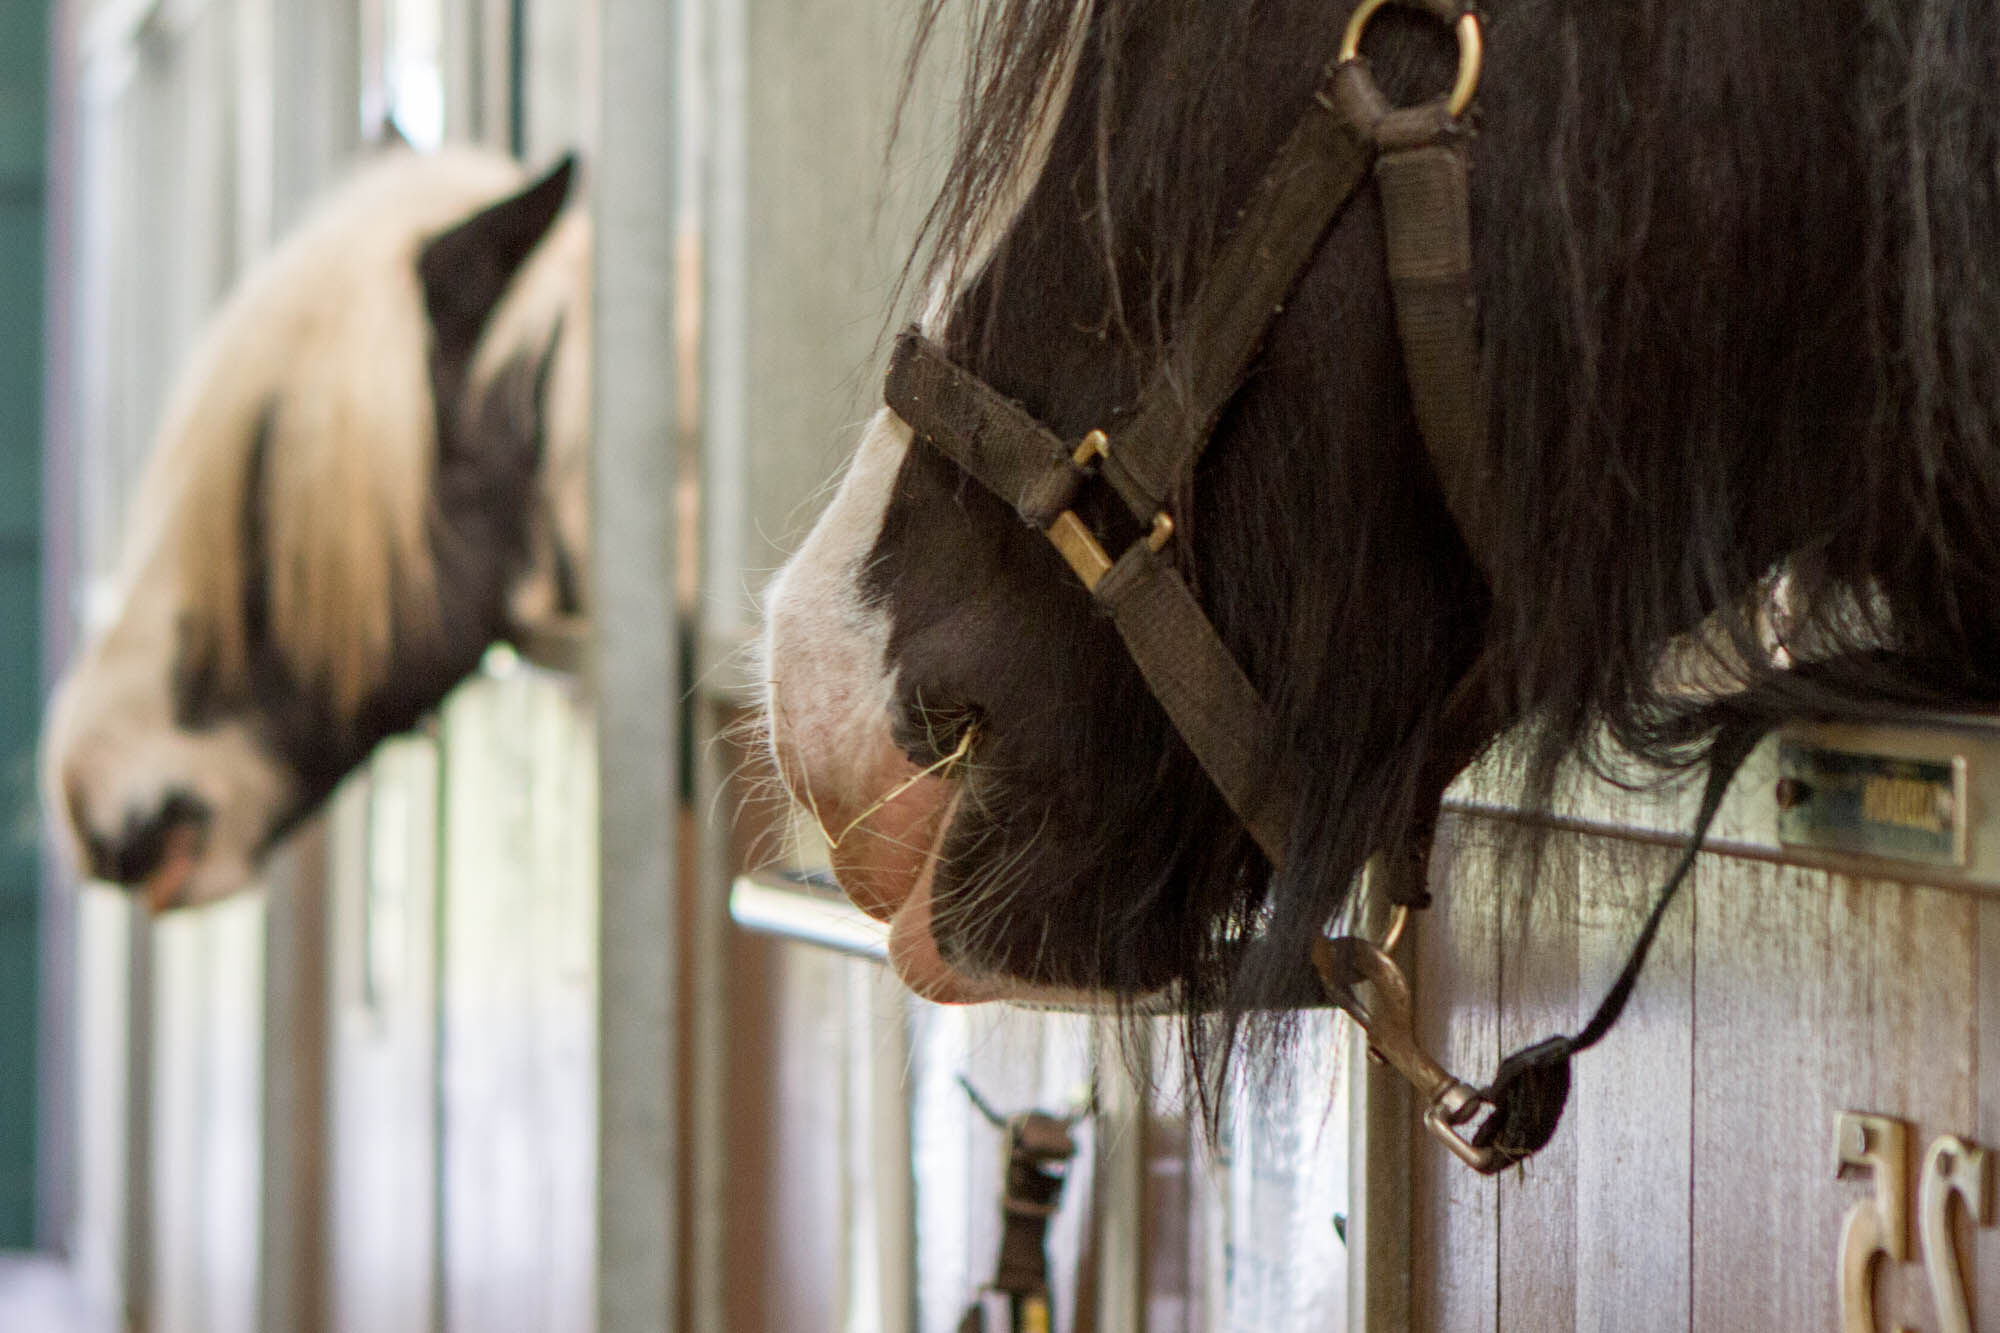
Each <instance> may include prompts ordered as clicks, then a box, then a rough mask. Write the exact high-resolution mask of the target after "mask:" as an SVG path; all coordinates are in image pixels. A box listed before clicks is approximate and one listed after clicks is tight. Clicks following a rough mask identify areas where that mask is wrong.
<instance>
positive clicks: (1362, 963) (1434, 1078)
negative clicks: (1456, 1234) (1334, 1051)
mask: <svg viewBox="0 0 2000 1333" xmlns="http://www.w3.org/2000/svg"><path fill="white" fill-rule="evenodd" d="M1402 924H1403V922H1402V918H1401V917H1400V916H1399V918H1398V919H1397V921H1396V923H1395V924H1394V925H1393V926H1391V927H1390V938H1389V940H1388V941H1387V942H1388V944H1389V946H1390V947H1391V948H1393V947H1394V946H1395V940H1396V938H1397V937H1398V936H1400V935H1401V933H1402ZM1313 967H1314V968H1315V969H1317V971H1318V972H1319V979H1320V983H1321V984H1322V985H1324V986H1325V987H1326V993H1327V996H1328V998H1330V999H1331V1000H1332V1001H1333V1002H1334V1004H1335V1005H1336V1006H1338V1007H1339V1008H1340V1010H1341V1011H1342V1012H1343V1013H1345V1014H1346V1015H1347V1016H1348V1017H1349V1018H1351V1019H1353V1020H1354V1022H1355V1024H1356V1025H1357V1026H1358V1027H1360V1029H1361V1031H1362V1034H1363V1035H1364V1036H1366V1037H1367V1038H1368V1047H1369V1049H1370V1050H1372V1051H1374V1052H1375V1053H1376V1054H1377V1055H1379V1056H1381V1057H1382V1059H1384V1060H1385V1061H1387V1062H1388V1064H1389V1067H1390V1068H1392V1069H1394V1070H1395V1071H1396V1072H1397V1073H1398V1074H1401V1075H1402V1076H1403V1078H1404V1080H1405V1081H1407V1082H1408V1083H1409V1085H1410V1086H1411V1087H1412V1088H1414V1089H1416V1092H1417V1096H1418V1097H1420V1098H1421V1099H1422V1100H1423V1103H1424V1128H1425V1129H1427V1130H1429V1131H1430V1133H1431V1135H1432V1136H1433V1137H1435V1138H1436V1139H1437V1140H1438V1141H1439V1142H1441V1143H1443V1144H1444V1146H1445V1147H1447V1148H1449V1149H1450V1150H1451V1153H1452V1155H1453V1156H1454V1157H1456V1158H1458V1160H1459V1161H1461V1162H1464V1163H1465V1164H1466V1165H1467V1166H1469V1167H1471V1168H1472V1169H1473V1170H1474V1171H1477V1172H1479V1173H1480V1174H1481V1175H1485V1176H1490V1175H1492V1174H1493V1173H1494V1172H1496V1171H1500V1170H1502V1169H1504V1168H1505V1167H1506V1166H1507V1164H1508V1162H1507V1158H1506V1157H1505V1156H1504V1155H1503V1154H1502V1153H1501V1152H1500V1151H1499V1150H1498V1149H1497V1148H1493V1147H1491V1146H1488V1147H1480V1146H1479V1145H1477V1144H1475V1143H1473V1142H1472V1141H1471V1140H1470V1139H1468V1138H1467V1137H1466V1136H1465V1135H1464V1134H1463V1133H1461V1132H1460V1131H1461V1129H1462V1128H1463V1127H1465V1126H1466V1125H1469V1124H1471V1123H1472V1122H1473V1121H1475V1120H1476V1119H1477V1118H1478V1117H1479V1113H1480V1110H1481V1109H1482V1108H1485V1107H1487V1106H1488V1103H1487V1101H1486V1099H1485V1098H1484V1097H1482V1096H1481V1095H1480V1093H1479V1090H1478V1089H1477V1088H1474V1087H1472V1086H1471V1085H1470V1084H1468V1083H1464V1082H1461V1081H1460V1080H1459V1079H1457V1078H1454V1077H1453V1076H1452V1075H1451V1073H1450V1072H1449V1071H1447V1070H1446V1069H1445V1067H1444V1066H1443V1065H1441V1064H1439V1063H1438V1062H1437V1060H1436V1059H1435V1058H1434V1057H1433V1056H1432V1055H1431V1054H1430V1052H1428V1051H1426V1050H1425V1049H1424V1048H1423V1047H1422V1046H1420V1045H1418V1044H1417V1035H1416V1024H1415V1021H1414V1019H1413V1017H1412V1014H1413V1008H1414V1006H1412V1004H1411V1003H1410V982H1409V978H1407V977H1405V976H1404V975H1403V969H1401V968H1400V967H1398V966H1396V964H1395V962H1394V961H1393V960H1391V959H1390V957H1389V955H1388V954H1387V953H1386V952H1385V951H1384V950H1382V949H1380V948H1377V947H1376V946H1375V945H1373V944H1370V943H1369V942H1368V941H1367V940H1364V939H1361V938H1359V937H1357V936H1353V935H1342V936H1340V937H1338V938H1332V939H1330V938H1328V937H1326V936H1324V935H1322V936H1321V937H1320V938H1318V939H1316V940H1314V941H1313ZM1363 982H1367V983H1369V984H1370V985H1372V986H1373V987H1374V988H1375V1002H1374V1003H1373V1004H1370V1003H1368V1002H1367V1001H1365V1000H1363V999H1362V998H1361V994H1360V992H1359V990H1358V989H1357V988H1358V987H1359V986H1360V985H1361V983H1363Z"/></svg>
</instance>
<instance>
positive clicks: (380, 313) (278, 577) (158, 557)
mask: <svg viewBox="0 0 2000 1333" xmlns="http://www.w3.org/2000/svg"><path fill="white" fill-rule="evenodd" d="M571 175H572V164H571V162H570V161H569V160H567V159H565V160H564V161H563V162H562V163H560V164H558V165H557V166H556V167H555V168H554V169H553V170H552V171H550V172H549V173H548V174H547V175H545V176H542V177H540V178H539V179H534V180H530V179H529V178H528V177H527V176H526V175H525V173H524V172H523V171H522V169H521V168H520V167H519V166H518V165H516V164H515V163H514V162H512V161H511V160H509V159H507V158H504V157H501V156H498V155H494V154H489V153H483V152H477V151H471V150H453V151H447V152H444V153H439V154H436V155H430V156H418V155H416V154H412V153H408V152H403V151H397V152H392V153H388V154H385V155H384V156H383V157H382V158H380V159H379V160H377V161H375V162H373V163H371V164H370V165H369V166H368V167H366V168H365V169H364V170H362V171H361V172H360V174H359V175H357V176H356V177H355V178H354V179H353V180H351V181H350V182H349V183H347V184H346V185H345V186H344V187H343V188H341V189H339V190H337V191H336V192H335V193H333V194H332V195H331V196H330V197H329V198H328V199H326V200H325V201H324V203H323V204H322V206H321V207H320V208H319V209H318V211H317V212H316V213H315V214H314V215H313V216H312V217H311V218H310V219H309V220H308V221H307V222H306V223H305V224H304V225H302V226H301V227H300V228H299V229H298V230H297V231H296V232H295V233H294V234H292V235H291V236H290V237H289V238H288V239H286V240H285V241H284V243H283V244H281V245H280V246H279V247H278V248H277V249H276V251H275V252H274V253H273V254H271V255H270V256H269V257H268V258H267V259H265V260H264V261H263V262H262V263H260V264H259V265H258V266H257V267H255V268H254V269H253V270H252V271H251V272H250V273H249V274H248V275H247V276H246V277H245V278H244V280H243V281H242V282H241V284H240V285H239V286H238V288H237V289H236V290H235V292H234V293H233V294H232V295H231V297H230V299H229V300H228V302H227V304H226V305H225V306H224V308H223V309H222V311H221V313H220V314H219V315H218V316H217V317H216V318H215V320H214V321H213V323H212V324H211V325H210V327H209V328H208V330H207V331H206V333H205V334H204V336H203V338H202V339H201V341H200V342H199V344H198V345H197V346H196V347H195V348H194V349H193V354H192V355H191V357H190V358H189V360H188V364H187V366H186V368H185V370H184V371H183V373H182V375H181V378H180V380H179V382H178V384H177V386H176V388H175V391H174V393H173V395H172V397H171V401H170V403H169V406H168V408H167V411H166V414H165V417H164V420H163V423H162V425H161V428H160V430H159V434H158V438H157V440H156V442H155V445H154V450H153V454H152V458H151V461H150V462H149V464H148V466H147V469H146V473H145V476H144V478H143V479H142V482H141V484H140V487H139V489H138V491H137V493H136V496H135V503H134V505H133V510H132V514H131V518H130V528H129V531H128V534H127V538H126V541H125V547H124V558H123V561H122V565H121V573H120V577H119V583H118V598H117V603H116V609H115V612H114V613H113V614H112V615H111V616H110V617H109V618H108V620H107V621H106V622H105V623H103V624H100V625H97V626H94V627H93V628H92V629H91V632H90V633H89V635H88V638H87V641H86V642H85V644H84V646H83V649H82V651H81V653H80V654H79V655H78V657H77V659H76V660H75V662H74V663H73V664H72V665H71V667H70V669H69V671H68V672H67V674H66V675H65V676H64V678H63V679H62V681H61V682H60V684H59V685H58V687H57V689H56V692H55V696H54V699H53V701H52V702H51V704H50V709H49V716H48V719H47V724H46V726H45V728H44V733H43V772H44V783H45V788H46V796H47V800H48V802H49V806H50V808H51V811H52V812H53V814H54V817H55V819H56V822H57V823H58V824H59V825H60V826H61V827H62V828H64V829H65V830H66V831H67V834H68V841H69V842H70V844H71V846H72V848H73V850H74V853H75V855H76V858H77V861H78V864H79V865H80V867H81V868H82V869H83V870H85V871H86V872H87V873H89V874H91V875H93V876H96V877H99V878H102V879H107V880H112V881H116V882H118V883H121V884H124V885H128V886H131V887H134V888H143V889H144V890H145V892H146V894H147V897H148V899H149V901H150V902H151V903H152V905H153V906H154V907H155V908H156V909H164V908H168V907H176V906H183V905H188V904H193V903H200V902H207V901H211V900H213V899H216V898H219V897H222V896H224V895H226V894H229V893H232V892H234V891H236V890H238V889H241V888H243V887H245V886H246V885H247V884H248V883H249V882H250V881H251V879H252V878H253V877H254V876H255V874H256V872H257V870H258V868H259V865H260V863H261V861H262V859H263V858H264V856H265V854H266V853H267V852H269V850H270V849H271V848H272V847H273V846H274V845H275V844H276V843H277V842H278V841H279V840H280V839H282V838H283V837H284V835H285V834H286V833H287V832H288V831H289V830H290V829H291V828H292V827H294V826H295V825H296V824H297V823H298V822H299V821H300V820H301V819H303V818H304V817H305V816H307V815H308V814H310V813H311V812H312V811H313V810H314V809H315V808H317V807H318V806H319V805H320V803H321V802H323V801H324V800H325V799H326V797H327V796H328V795H329V794H330V793H331V792H332V790H333V788H334V787H335V785H336V784H337V783H338V782H339V781H340V779H341V778H342V777H344V776H345V775H346V774H347V773H349V772H350V771H352V770H353V769H354V768H355V767H356V766H357V765H358V764H359V763H360V762H361V761H362V760H363V759H364V758H366V757H367V755H368V753H369V751H370V750H372V749H373V748H374V746H375V745H376V744H377V743H378V742H380V741H381V740H382V739H383V738H385V737H387V736H390V735H393V734H395V733H397V732H401V731H404V730H407V729H408V728H410V727H411V726H413V725H415V724H416V723H417V722H418V721H420V720H421V719H422V718H423V717H424V715H425V714H427V713H428V712H429V711H430V710H431V709H432V708H433V707H435V706H436V705H437V703H438V702H439V701H440V700H441V699H442V698H443V697H444V695H445V694H446V693H447V692H448V691H449V690H450V689H451V687H452V686H453V685H455V684H456V683H458V681H459V680H461V679H462V678H463V677H464V676H465V675H466V674H468V673H469V672H470V671H471V670H472V669H473V668H474V667H475V666H476V665H477V663H478V661H479V659H480V656H481V654H482V653H483V652H484V650H485V649H486V648H487V646H488V645H489V644H491V643H493V642H495V641H496V640H514V641H532V640H535V639H536V638H537V637H538V636H539V635H542V634H543V633H544V632H545V631H547V630H549V629H551V628H552V627H553V626H555V625H556V624H558V623H562V624H570V623H574V621H575V619H576V618H577V617H579V616H580V615H582V614H583V613H584V611H585V607H584V605H583V595H584V589H585V588H586V587H587V586H588V578H587V571H586V570H585V568H584V561H585V559H586V558H587V557H586V538H587V531H586V530H587V523H588V515H587V513H586V512H585V505H586V504H587V494H586V485H585V475H584V468H585V458H586V452H587V449H588V444H589V364H590V347H589V337H590V310H589V293H590V234H589V224H588V221H587V218H586V216H585V214H584V213H583V211H582V210H581V209H569V210H566V209H565V204H566V202H567V200H568V197H569V192H570V179H571Z"/></svg>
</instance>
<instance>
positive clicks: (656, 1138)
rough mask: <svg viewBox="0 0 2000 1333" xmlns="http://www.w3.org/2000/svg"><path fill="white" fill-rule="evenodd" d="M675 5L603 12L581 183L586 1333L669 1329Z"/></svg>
mask: <svg viewBox="0 0 2000 1333" xmlns="http://www.w3.org/2000/svg"><path fill="white" fill-rule="evenodd" d="M680 11H681V5H680V4H679V3H661V2H660V0H604V5H603V10H602V24H603V26H602V29H601V31H600V38H601V41H602V43H603V46H602V51H601V61H602V63H601V66H600V69H601V75H600V81H601V87H602V90H603V99H604V100H603V143H602V146H601V148H600V151H599V155H598V156H599V163H600V169H599V170H598V172H597V173H596V179H595V199H594V206H595V215H596V238H597V250H596V255H597V260H596V262H597V275H596V321H597V328H596V349H597V351H596V362H597V364H596V375H597V382H596V395H595V408H596V417H595V420H596V452H595V455H594V458H593V460H592V464H593V466H592V478H591V492H592V506H593V514H594V521H595V529H596V530H595V533H594V537H595V542H594V548H593V559H592V562H591V564H592V570H593V575H592V577H593V593H594V595H593V598H592V603H593V609H594V612H595V616H596V627H597V652H596V661H595V677H596V699H597V707H598V719H597V725H598V773H599V782H600V791H601V801H600V810H599V820H600V824H599V833H598V837H599V850H600V858H601V866H602V871H601V875H602V880H601V886H600V893H601V895H602V897H601V905H600V917H599V927H598V929H599V943H598V963H599V975H598V985H599V1004H598V1024H599V1035H598V1043H599V1047H598V1050H599V1054H598V1061H599V1064H598V1205H597V1207H598V1257H597V1263H598V1271H597V1314H598V1328H599V1333H646V1331H650V1330H664V1329H668V1328H672V1327H674V1326H675V1325H676V1324H677V1323H678V1318H677V1311H678V1307H679V1298H680V1282H679V1275H678V1273H677V1271H676V1257H677V1256H678V1255H679V1254H680V1253H681V1241H682V1228H681V1225H680V1224H681V1214H680V1202H679V1200H680V1193H681V1189H682V1169H683V1168H682V1162H681V1154H680V1142H679V1139H680V1126H679V1124H678V1120H679V1116H678V1113H677V1109H676V1098H675V1087H674V1085H675V1082H676V1080H677V1079H678V1077H679V1076H680V1072H681V1069H682V1061H681V1044H682V1031H683V1023H682V1018H683V1015H682V1013H681V1005H680V1001H679V992H680V976H681V968H682V966H683V958H682V951H683V947H684V945H683V942H682V941H681V939H680V934H679V926H680V921H681V919H682V914H681V912H680V911H679V910H678V901H677V900H678V898H679V895H680V894H681V893H682V892H684V891H685V886H684V885H682V883H681V882H680V876H679V874H678V873H677V871H678V855H679V846H678V841H679V840H678V837H677V824H678V815H679V797H680V774H679V773H678V772H677V769H678V767H679V754H680V746H679V737H678V735H677V734H676V733H677V731H678V721H679V719H678V716H677V714H678V711H679V710H678V706H677V705H678V701H679V700H680V698H681V695H682V688H683V687H682V682H681V679H680V676H681V669H680V650H679V646H678V644H677V642H676V638H677V635H676V621H677V617H676V608H675V604H674V586H675V579H674V574H675V519H674V504H673V496H674V483H675V480H676V474H677V471H678V468H677V458H676V453H677V450H676V448H675V443H676V433H675V432H676V402H675V396H676V395H675V377H674V375H673V374H672V373H671V368H672V366H673V364H674V341H673V331H674V314H675V301H676V290H675V272H674V230H675V228H674V222H675V218H676V217H677V216H678V208H677V205H678V203H679V199H678V196H679V193H680V182H679V178H678V173H677V171H676V169H675V166H676V162H677V160H678V158H679V155H680V152H681V143H680V125H679V119H680V118H679V115H678V111H679V106H678V96H677V86H676V84H677V81H676V78H675V74H676V70H677V66H678V57H679V49H680V23H681V13H680Z"/></svg>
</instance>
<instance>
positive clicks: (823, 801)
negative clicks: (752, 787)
mask: <svg viewBox="0 0 2000 1333" xmlns="http://www.w3.org/2000/svg"><path fill="white" fill-rule="evenodd" d="M909 446H910V431H909V428H908V427H907V426H905V425H903V424H902V423H901V422H900V421H898V420H896V418H895V417H893V416H891V415H890V414H889V413H888V412H887V411H886V410H884V411H880V412H877V413H876V414H875V418H874V420H873V421H871V422H870V423H869V426H868V429H867V432H866V434H865V435H864V436H863V437H862V441H861V447H860V448H859V449H858V450H856V452H855V455H854V459H853V461H852V462H851V463H850V464H849V466H848V471H847V476H846V477H845V479H843V480H842V482H841V484H840V489H839V491H838V492H836V493H835V495H834V497H833V503H832V504H831V505H829V506H828V508H827V510H826V512H825V513H824V514H822V515H821V516H820V520H819V522H818V523H817V524H816V525H815V526H814V527H813V530H812V533H811V535H810V536H808V537H807V538H806V542H805V545H804V546H802V547H800V548H799V551H798V554H796V555H794V556H793V557H792V558H791V559H790V560H789V561H787V562H786V563H785V567H784V568H783V569H782V570H780V571H779V572H778V576H777V578H776V580H774V581H773V583H772V584H771V588H770V592H769V594H768V598H767V603H766V614H765V654H764V660H765V663H766V664H767V667H768V670H769V672H770V679H769V683H768V691H769V698H768V709H769V713H770V717H771V737H772V742H773V745H774V747H775V749H776V752H777V759H778V768H779V771H780V772H781V773H782V774H783V775H784V779H785V782H786V785H787V786H789V787H790V788H791V792H792V795H793V797H794V798H795V799H796V800H798V802H799V803H800V804H801V805H804V806H805V807H806V808H807V809H808V810H810V811H811V812H812V813H813V816H814V817H815V818H816V819H817V820H818V821H819V825H820V828H821V829H822V830H823V831H824V832H825V833H826V835H827V839H828V841H829V842H830V843H831V844H832V845H833V859H834V870H835V873H836V875H837V876H838V877H839V879H840V883H841V886H842V887H843V888H845V889H846V890H847V892H848V895H849V896H850V897H852V898H853V899H854V901H855V902H856V903H857V904H859V905H860V906H861V908H862V909H863V910H865V911H868V912H871V913H873V914H875V915H877V916H880V917H883V918H884V919H886V918H887V917H888V916H889V915H890V914H891V913H893V912H894V910H895V908H896V907H897V906H898V905H899V904H900V903H901V901H902V899H903V897H904V896H905V895H906V894H907V893H908V891H909V886H910V885H911V884H913V883H914V882H915V879H916V876H917V874H918V872H919V871H920V870H921V869H922V867H923V864H924V860H925V858H926V857H927V856H928V854H929V849H930V845H931V842H932V840H933V837H934V835H935V833H936V831H937V830H936V823H937V816H938V812H939V811H940V810H941V809H942V798H943V794H944V792H943V786H944V784H943V783H942V782H941V781H940V780H939V779H937V778H931V777H925V778H919V779H917V780H916V781H914V782H912V781H911V779H912V778H914V777H915V776H916V774H917V771H918V770H917V766H916V765H915V764H913V763H912V762H911V761H910V760H909V758H908V757H907V756H906V755H904V754H903V752H902V751H901V750H900V749H898V748H897V746H896V743H895V741H894V739H893V737H892V735H891V731H890V728H891V722H892V719H893V717H894V710H895V701H896V679H895V675H894V674H893V673H892V672H891V671H890V670H889V667H888V661H889V616H888V612H887V611H886V610H885V609H884V608H883V607H882V606H880V605H879V604H875V603H872V602H870V601H869V600H868V599H867V598H866V597H865V596H864V595H863V593H862V590H861V579H862V573H863V568H864V566H865V565H866V563H867V560H868V557H869V555H870V553H871V552H872V551H873V550H874V549H875V542H876V539H877V538H878V537H879V536H880V535H881V532H882V516H883V514H884V513H885V512H887V510H888V507H889V498H890V496H891V495H892V494H893V493H894V491H895V486H896V474H897V473H898V472H899V471H900V470H901V469H902V466H903V456H904V455H905V454H906V453H907V452H908V451H909ZM904 783H908V784H909V785H908V786H906V787H904V788H903V789H902V790H901V791H899V792H897V794H896V795H895V796H894V798H893V799H890V800H888V801H886V802H883V803H882V804H880V805H879V806H878V805H877V804H876V803H877V802H881V801H882V798H883V796H884V794H885V793H889V792H892V791H896V789H897V788H898V786H899V785H900V784H904Z"/></svg>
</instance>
